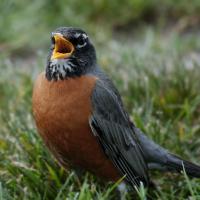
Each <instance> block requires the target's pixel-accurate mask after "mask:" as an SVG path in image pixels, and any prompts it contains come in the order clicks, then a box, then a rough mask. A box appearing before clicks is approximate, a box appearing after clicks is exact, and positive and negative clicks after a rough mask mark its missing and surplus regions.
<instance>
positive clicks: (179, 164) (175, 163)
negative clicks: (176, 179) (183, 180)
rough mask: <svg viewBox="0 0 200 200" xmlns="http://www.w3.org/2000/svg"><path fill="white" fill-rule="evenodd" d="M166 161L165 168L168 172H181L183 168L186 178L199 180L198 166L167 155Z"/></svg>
mask: <svg viewBox="0 0 200 200" xmlns="http://www.w3.org/2000/svg"><path fill="white" fill-rule="evenodd" d="M167 157H168V160H167V162H166V166H167V167H168V168H169V170H172V171H177V172H181V171H183V167H184V169H185V172H186V174H187V175H188V176H192V177H197V178H200V166H198V165H196V164H194V163H191V162H189V161H186V160H183V159H181V158H180V157H178V156H176V155H173V154H171V153H168V156H167Z"/></svg>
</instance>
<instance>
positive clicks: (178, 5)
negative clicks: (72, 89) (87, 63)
mask: <svg viewBox="0 0 200 200" xmlns="http://www.w3.org/2000/svg"><path fill="white" fill-rule="evenodd" d="M60 2H61V3H59V4H57V3H56V2H55V1H50V0H45V1H34V2H33V3H31V4H29V2H28V1H24V0H21V1H18V2H16V1H13V0H6V1H5V0H2V1H1V2H0V10H1V15H2V19H4V20H0V27H1V35H0V51H1V54H0V60H1V62H0V70H1V73H0V200H12V199H20V200H21V199H22V200H49V199H55V200H63V199H67V200H71V199H77V200H90V199H100V200H105V199H116V193H117V192H116V184H113V183H104V182H102V181H101V180H98V179H97V177H94V176H93V175H91V174H88V173H86V174H85V175H83V176H82V178H78V177H77V175H76V174H75V172H74V171H73V170H70V171H67V172H66V171H64V169H62V168H60V167H59V166H58V164H57V163H56V162H55V160H54V158H53V157H52V156H51V154H50V153H49V152H48V150H47V149H46V147H45V146H44V144H43V142H42V141H41V138H40V137H39V136H38V133H37V131H36V128H35V124H34V121H33V118H32V109H31V96H32V87H33V82H34V79H35V78H36V76H37V74H38V73H40V72H41V71H42V70H44V67H45V61H46V55H47V49H48V45H49V34H50V31H52V30H53V29H54V28H55V27H57V26H60V25H76V26H81V27H83V28H84V29H85V30H87V31H88V32H89V33H90V35H91V37H92V40H93V41H94V43H95V46H96V49H97V55H98V60H99V64H100V65H101V66H102V67H103V68H104V70H105V71H106V72H107V73H108V74H109V75H110V77H111V78H112V80H113V81H114V83H115V85H116V86H117V88H118V89H119V91H120V93H121V95H122V97H123V101H124V103H125V106H126V108H127V111H128V112H129V114H130V116H131V117H132V119H133V120H134V121H135V124H137V126H138V127H139V128H141V129H142V130H143V131H144V132H145V133H146V134H147V135H148V136H149V137H150V138H152V139H153V140H155V141H156V142H157V143H159V144H161V145H162V146H164V147H166V148H168V149H170V151H171V152H174V153H177V154H179V155H181V156H182V157H184V158H186V159H189V160H191V161H193V162H196V163H200V160H199V155H200V148H199V146H200V93H199V85H200V79H199V74H200V53H199V50H200V39H199V36H198V33H195V32H186V33H185V32H184V34H182V33H180V32H179V31H177V29H176V27H175V28H174V27H170V28H169V29H160V23H163V19H164V20H166V19H167V17H168V16H169V13H170V14H172V15H173V19H174V18H175V19H176V20H180V21H181V23H182V22H183V20H184V19H185V18H188V19H192V17H193V16H194V15H198V13H199V1H194V2H193V3H192V4H190V5H188V4H187V2H186V1H177V2H174V1H171V0H170V1H167V0H165V1H163V4H162V6H160V5H159V4H157V3H156V1H154V0H149V1H143V0H137V1H131V0H127V1H126V3H125V4H123V5H121V4H120V3H119V2H118V1H103V0H100V1H95V2H96V3H93V4H94V5H93V4H92V5H91V6H88V5H89V1H87V2H86V3H85V4H84V5H83V4H82V3H80V2H81V1H80V2H78V1H70V0H68V1H67V5H68V6H66V5H65V1H60ZM133 2H134V3H133ZM172 6H173V8H172ZM25 7H26V9H24V8H25ZM106 8H107V9H106ZM108 8H109V9H108ZM128 8H131V9H132V11H134V12H127V9H128ZM170 8H171V9H170ZM110 10H113V12H112V13H110ZM169 10H170V12H168V11H169ZM58 11H59V14H57V13H58ZM35 13H39V14H38V15H37V16H36V14H35ZM153 14H155V16H156V18H158V21H159V22H158V24H157V25H156V26H152V27H151V26H147V25H145V26H143V27H144V28H141V27H140V28H138V26H133V24H132V23H140V22H141V21H145V19H146V16H147V15H150V16H153ZM119 15H121V16H123V17H122V18H120V19H119V18H116V17H114V16H119ZM197 18H198V16H197ZM167 20H168V19H167ZM186 21H187V20H186ZM189 21H190V20H189ZM130 23H131V25H130V27H131V28H130V29H128V31H127V29H126V28H127V24H130ZM83 24H84V25H83ZM102 24H103V26H102ZM5 27H10V29H5ZM35 27H37V28H35ZM116 27H123V28H122V29H121V28H120V30H118V29H116ZM128 27H129V26H128ZM22 30H23V31H22ZM113 30H114V31H113ZM116 30H118V31H116ZM124 30H125V31H124ZM151 178H152V179H153V180H154V182H155V184H156V189H154V190H152V189H151V190H149V192H148V193H147V191H146V190H145V189H144V188H143V187H142V186H141V188H139V189H138V190H137V191H136V192H129V194H128V195H127V199H128V200H129V199H132V198H134V199H143V200H144V199H147V198H151V199H162V200H171V199H175V200H176V199H177V200H180V199H192V200H193V199H195V200H198V199H200V196H199V194H200V180H199V179H191V178H189V177H187V175H186V174H185V173H184V172H183V174H182V175H176V174H171V173H161V172H151Z"/></svg>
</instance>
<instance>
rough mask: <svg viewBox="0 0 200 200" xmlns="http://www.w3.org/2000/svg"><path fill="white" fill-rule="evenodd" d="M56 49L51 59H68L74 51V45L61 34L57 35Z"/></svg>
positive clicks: (55, 37) (55, 36)
mask: <svg viewBox="0 0 200 200" xmlns="http://www.w3.org/2000/svg"><path fill="white" fill-rule="evenodd" d="M53 37H54V39H55V47H54V50H53V53H52V56H51V59H63V58H68V57H69V56H70V55H71V54H72V53H73V51H74V46H73V44H72V43H71V42H70V41H68V40H67V39H65V38H64V37H63V36H62V35H61V34H55V35H54V36H53Z"/></svg>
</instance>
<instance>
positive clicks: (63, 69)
mask: <svg viewBox="0 0 200 200" xmlns="http://www.w3.org/2000/svg"><path fill="white" fill-rule="evenodd" d="M95 65H96V53H95V49H94V46H93V45H92V43H91V42H90V39H89V38H88V35H87V34H86V33H85V32H84V31H83V30H81V29H79V28H73V27H61V28H58V29H56V30H55V31H54V32H52V35H51V49H50V53H49V56H48V59H47V67H46V77H47V79H48V80H58V79H60V80H63V79H66V78H68V77H75V76H81V75H82V74H84V73H87V72H88V71H89V70H91V69H92V68H93V67H95Z"/></svg>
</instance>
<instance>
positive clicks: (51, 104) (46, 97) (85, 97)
mask: <svg viewBox="0 0 200 200" xmlns="http://www.w3.org/2000/svg"><path fill="white" fill-rule="evenodd" d="M95 82H96V78H95V77H92V76H81V77H78V78H69V79H66V80H59V81H48V80H47V79H46V78H45V74H44V73H42V74H40V75H39V77H38V78H37V80H36V83H35V86H34V90H33V114H34V118H35V121H36V126H37V128H38V131H39V133H40V135H41V136H42V138H43V139H44V141H45V143H46V145H47V146H48V147H49V149H50V150H51V151H52V153H53V154H54V156H55V157H56V158H57V159H58V161H59V162H60V163H61V164H62V165H63V166H64V167H68V165H69V164H70V165H72V166H78V167H81V168H83V169H86V170H88V171H91V172H93V173H95V174H96V175H98V176H101V177H104V178H106V179H108V180H117V179H118V178H119V177H120V176H119V174H118V171H117V170H116V168H115V167H114V166H113V164H112V162H111V161H110V160H109V159H108V158H107V157H106V156H105V154H104V152H103V151H102V149H101V146H100V145H99V143H98V141H97V139H96V138H95V136H94V135H93V133H92V132H91V129H90V126H89V122H88V121H89V117H90V115H91V112H92V110H91V92H92V90H93V88H94V85H95Z"/></svg>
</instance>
